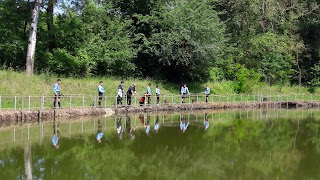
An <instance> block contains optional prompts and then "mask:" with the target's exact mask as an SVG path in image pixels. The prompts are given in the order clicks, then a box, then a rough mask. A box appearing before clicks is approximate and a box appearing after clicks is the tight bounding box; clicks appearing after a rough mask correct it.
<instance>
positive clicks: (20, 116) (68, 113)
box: [0, 108, 114, 127]
mask: <svg viewBox="0 0 320 180" xmlns="http://www.w3.org/2000/svg"><path fill="white" fill-rule="evenodd" d="M112 114H114V111H113V110H112V109H111V108H79V109H57V110H55V109H50V110H42V111H40V110H21V111H19V110H16V111H14V110H7V111H6V110H1V111H0V127H5V126H9V125H11V124H17V123H34V122H36V121H38V120H39V119H41V120H47V119H53V118H55V117H56V118H74V117H85V116H99V115H100V116H102V115H112Z"/></svg>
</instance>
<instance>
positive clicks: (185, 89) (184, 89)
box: [181, 87, 190, 94]
mask: <svg viewBox="0 0 320 180" xmlns="http://www.w3.org/2000/svg"><path fill="white" fill-rule="evenodd" d="M181 94H190V92H189V89H188V87H181Z"/></svg>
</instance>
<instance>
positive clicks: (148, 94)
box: [146, 83, 152, 104]
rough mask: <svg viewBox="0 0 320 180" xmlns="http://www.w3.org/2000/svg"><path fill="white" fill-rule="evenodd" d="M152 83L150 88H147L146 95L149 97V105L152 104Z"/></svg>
mask: <svg viewBox="0 0 320 180" xmlns="http://www.w3.org/2000/svg"><path fill="white" fill-rule="evenodd" d="M150 86H151V83H149V84H148V86H147V94H146V96H147V97H148V104H150V102H151V95H152V94H151V87H150Z"/></svg>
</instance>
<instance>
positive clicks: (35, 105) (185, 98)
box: [0, 93, 320, 110]
mask: <svg viewBox="0 0 320 180" xmlns="http://www.w3.org/2000/svg"><path fill="white" fill-rule="evenodd" d="M129 99H131V103H130V102H129V101H128V100H129ZM54 100H55V97H54V96H44V95H42V96H22V95H21V96H9V95H0V110H1V109H13V110H39V109H50V108H53V107H54V105H55V101H54ZM262 101H272V102H290V101H304V102H305V101H307V102H315V101H320V96H318V95H312V94H308V95H305V94H278V95H271V94H269V95H266V94H261V93H258V94H230V95H216V94H211V95H209V96H206V95H204V94H190V95H172V94H170V95H166V94H164V95H159V96H156V95H150V96H148V95H142V96H138V95H136V96H132V97H127V96H124V97H123V98H122V100H121V101H119V98H118V97H116V96H102V97H99V96H98V95H85V94H66V95H61V97H60V102H61V107H62V108H89V107H102V108H108V107H109V108H118V107H123V106H151V105H163V104H166V105H169V104H171V105H174V104H182V103H185V104H192V103H233V102H244V103H245V102H247V103H252V102H262Z"/></svg>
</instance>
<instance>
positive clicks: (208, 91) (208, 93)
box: [204, 85, 210, 102]
mask: <svg viewBox="0 0 320 180" xmlns="http://www.w3.org/2000/svg"><path fill="white" fill-rule="evenodd" d="M204 94H205V95H206V102H208V99H209V95H210V88H209V87H208V85H206V87H205V88H204Z"/></svg>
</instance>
